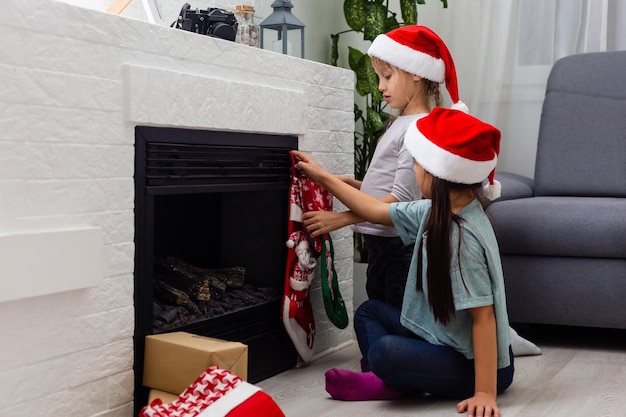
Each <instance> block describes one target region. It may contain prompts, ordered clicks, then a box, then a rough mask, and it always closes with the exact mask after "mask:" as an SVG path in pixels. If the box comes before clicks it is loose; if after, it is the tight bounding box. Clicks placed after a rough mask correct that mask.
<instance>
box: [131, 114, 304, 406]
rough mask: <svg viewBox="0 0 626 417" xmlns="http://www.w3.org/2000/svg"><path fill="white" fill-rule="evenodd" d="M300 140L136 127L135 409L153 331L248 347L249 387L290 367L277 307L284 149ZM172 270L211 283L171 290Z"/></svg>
mask: <svg viewBox="0 0 626 417" xmlns="http://www.w3.org/2000/svg"><path fill="white" fill-rule="evenodd" d="M297 143H298V142H297V138H296V137H295V136H281V135H267V134H254V133H240V132H220V131H210V130H190V129H178V128H157V127H147V126H138V127H136V129H135V318H136V327H135V393H136V397H137V398H136V399H135V403H136V404H145V402H146V401H145V398H147V397H146V395H147V390H146V389H145V388H144V387H143V385H142V376H143V352H144V338H145V336H146V335H149V334H155V333H161V332H165V331H188V332H190V333H195V334H200V335H203V336H211V337H216V338H220V339H225V340H232V341H240V342H242V343H245V344H247V345H248V364H249V365H248V380H249V381H250V382H252V383H255V382H258V381H260V380H263V379H265V378H268V377H270V376H272V375H275V374H277V373H280V372H282V371H284V370H286V369H288V368H290V367H292V366H294V365H295V363H296V353H295V350H294V348H293V345H292V343H291V341H290V339H289V338H288V336H287V334H286V332H285V330H284V328H283V325H282V321H281V318H280V306H281V295H282V291H283V283H284V271H285V262H286V246H285V239H286V236H287V230H286V224H287V191H288V186H289V174H290V158H289V153H288V152H289V150H291V149H296V148H297ZM168 268H171V270H168ZM168 271H169V272H171V271H174V272H176V271H179V272H180V271H182V272H183V273H185V274H187V273H195V274H196V275H195V277H196V278H197V277H198V276H200V277H203V278H206V277H208V278H207V279H206V280H202V281H201V282H202V285H206V288H202V289H198V285H196V284H194V285H195V286H194V289H195V290H196V291H195V292H194V290H193V289H189V290H188V291H184V288H183V290H181V288H180V286H178V288H176V287H175V284H176V283H175V282H174V283H173V282H172V281H171V280H172V279H173V277H172V276H171V274H170V276H167V275H168ZM174 272H172V274H173V273H174ZM186 278H187V275H182V278H181V279H183V280H184V279H186ZM174 281H175V279H174ZM195 282H196V281H194V283H195ZM170 287H174V289H172V288H170ZM162 291H166V294H167V295H168V296H163V295H162V293H161V292H162ZM200 294H203V295H202V296H201V295H200ZM171 296H173V298H174V300H171ZM185 296H187V297H188V298H185ZM168 297H170V298H168ZM233 304H234V305H233Z"/></svg>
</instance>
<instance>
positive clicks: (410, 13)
mask: <svg viewBox="0 0 626 417" xmlns="http://www.w3.org/2000/svg"><path fill="white" fill-rule="evenodd" d="M440 1H441V2H442V3H443V7H444V8H447V7H448V2H447V0H440ZM399 2H400V17H401V19H400V20H399V19H398V13H397V12H394V11H392V10H390V9H389V0H344V3H343V13H344V17H345V19H346V23H347V24H348V26H349V28H350V29H347V30H344V31H342V32H338V33H335V34H331V35H330V37H331V41H332V45H331V58H330V63H331V65H334V66H337V61H338V59H339V38H340V36H341V35H343V34H346V33H351V32H352V33H361V34H363V40H364V41H370V42H371V41H373V40H374V39H375V38H376V36H378V35H380V34H382V33H386V32H388V31H390V30H392V29H395V28H398V27H400V26H402V25H412V24H416V23H417V6H418V5H419V4H425V3H426V0H400V1H399ZM348 64H349V66H350V69H352V71H354V73H355V76H356V87H355V90H356V92H357V93H358V94H359V95H360V96H361V97H362V100H359V102H357V101H356V100H355V103H354V122H355V131H354V177H355V179H357V180H359V181H360V180H362V179H363V177H364V176H365V172H366V171H367V168H368V167H369V164H370V162H371V160H372V157H373V155H374V150H375V149H376V144H377V142H378V139H379V138H380V136H381V135H382V134H383V133H384V130H385V128H386V125H387V123H388V122H389V120H390V119H391V117H392V115H391V114H390V113H388V112H387V111H385V107H386V103H385V102H384V100H383V96H382V94H381V93H380V91H378V77H377V76H376V73H375V72H374V68H373V67H372V65H371V62H370V57H369V55H367V54H366V53H363V52H361V51H360V50H359V49H357V48H354V47H352V46H348ZM354 242H355V257H356V256H358V257H359V259H360V260H361V261H365V260H367V248H366V247H365V245H364V244H363V239H362V237H361V235H360V234H358V233H355V236H354Z"/></svg>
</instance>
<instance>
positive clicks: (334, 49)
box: [330, 33, 339, 67]
mask: <svg viewBox="0 0 626 417" xmlns="http://www.w3.org/2000/svg"><path fill="white" fill-rule="evenodd" d="M330 42H331V43H330V65H332V66H334V67H336V66H337V60H338V59H339V46H338V45H339V34H338V33H337V34H334V35H333V34H331V35H330Z"/></svg>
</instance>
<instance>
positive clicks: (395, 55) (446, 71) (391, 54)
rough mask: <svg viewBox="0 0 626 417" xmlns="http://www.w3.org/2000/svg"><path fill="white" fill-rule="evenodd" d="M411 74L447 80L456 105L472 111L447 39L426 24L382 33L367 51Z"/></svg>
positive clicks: (447, 86)
mask: <svg viewBox="0 0 626 417" xmlns="http://www.w3.org/2000/svg"><path fill="white" fill-rule="evenodd" d="M367 53H368V55H370V56H373V57H376V58H378V59H381V60H383V61H385V62H387V63H389V64H391V65H393V66H395V67H398V68H400V69H401V70H403V71H406V72H408V73H411V74H415V75H417V76H419V77H422V78H426V79H427V80H430V81H434V82H437V83H443V82H445V83H446V89H447V90H448V93H449V94H450V98H452V103H453V104H452V108H454V109H457V110H461V111H464V112H465V113H469V109H468V108H467V106H466V105H465V103H463V102H462V101H460V100H459V86H458V82H457V77H456V67H455V66H454V60H453V59H452V55H451V54H450V51H449V50H448V47H447V46H446V44H445V42H444V41H443V40H442V39H441V38H440V37H439V35H437V34H436V33H435V32H433V31H432V30H431V29H429V28H428V27H426V26H420V25H408V26H402V27H400V28H398V29H394V30H391V31H389V32H387V33H385V34H382V35H378V36H377V37H376V39H374V41H373V42H372V45H371V46H370V47H369V49H368V51H367Z"/></svg>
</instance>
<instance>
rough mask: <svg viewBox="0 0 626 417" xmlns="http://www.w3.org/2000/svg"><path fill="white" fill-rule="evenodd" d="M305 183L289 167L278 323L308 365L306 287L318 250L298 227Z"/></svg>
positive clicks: (310, 334)
mask: <svg viewBox="0 0 626 417" xmlns="http://www.w3.org/2000/svg"><path fill="white" fill-rule="evenodd" d="M292 162H293V161H292ZM305 182H306V178H304V177H302V176H299V175H297V172H296V169H295V167H293V165H292V174H291V184H290V187H289V208H288V210H289V219H288V223H287V232H288V233H289V236H288V240H287V248H288V249H287V265H286V268H285V283H284V295H283V305H282V320H283V325H284V326H285V330H286V331H287V334H288V335H289V337H290V338H291V341H292V342H293V345H294V347H295V348H296V351H297V352H298V355H299V356H300V358H301V359H302V361H304V362H308V361H310V360H311V357H312V356H313V342H314V341H315V318H314V317H313V308H312V307H311V299H310V297H309V287H310V286H311V281H312V280H313V275H314V272H315V266H316V265H317V258H318V257H319V250H320V248H319V247H317V248H316V247H315V246H316V243H315V241H314V240H312V239H311V238H310V237H309V236H308V234H307V233H306V231H305V230H304V227H303V224H302V214H303V213H304V211H305V207H304V205H303V199H302V192H303V183H305Z"/></svg>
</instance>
